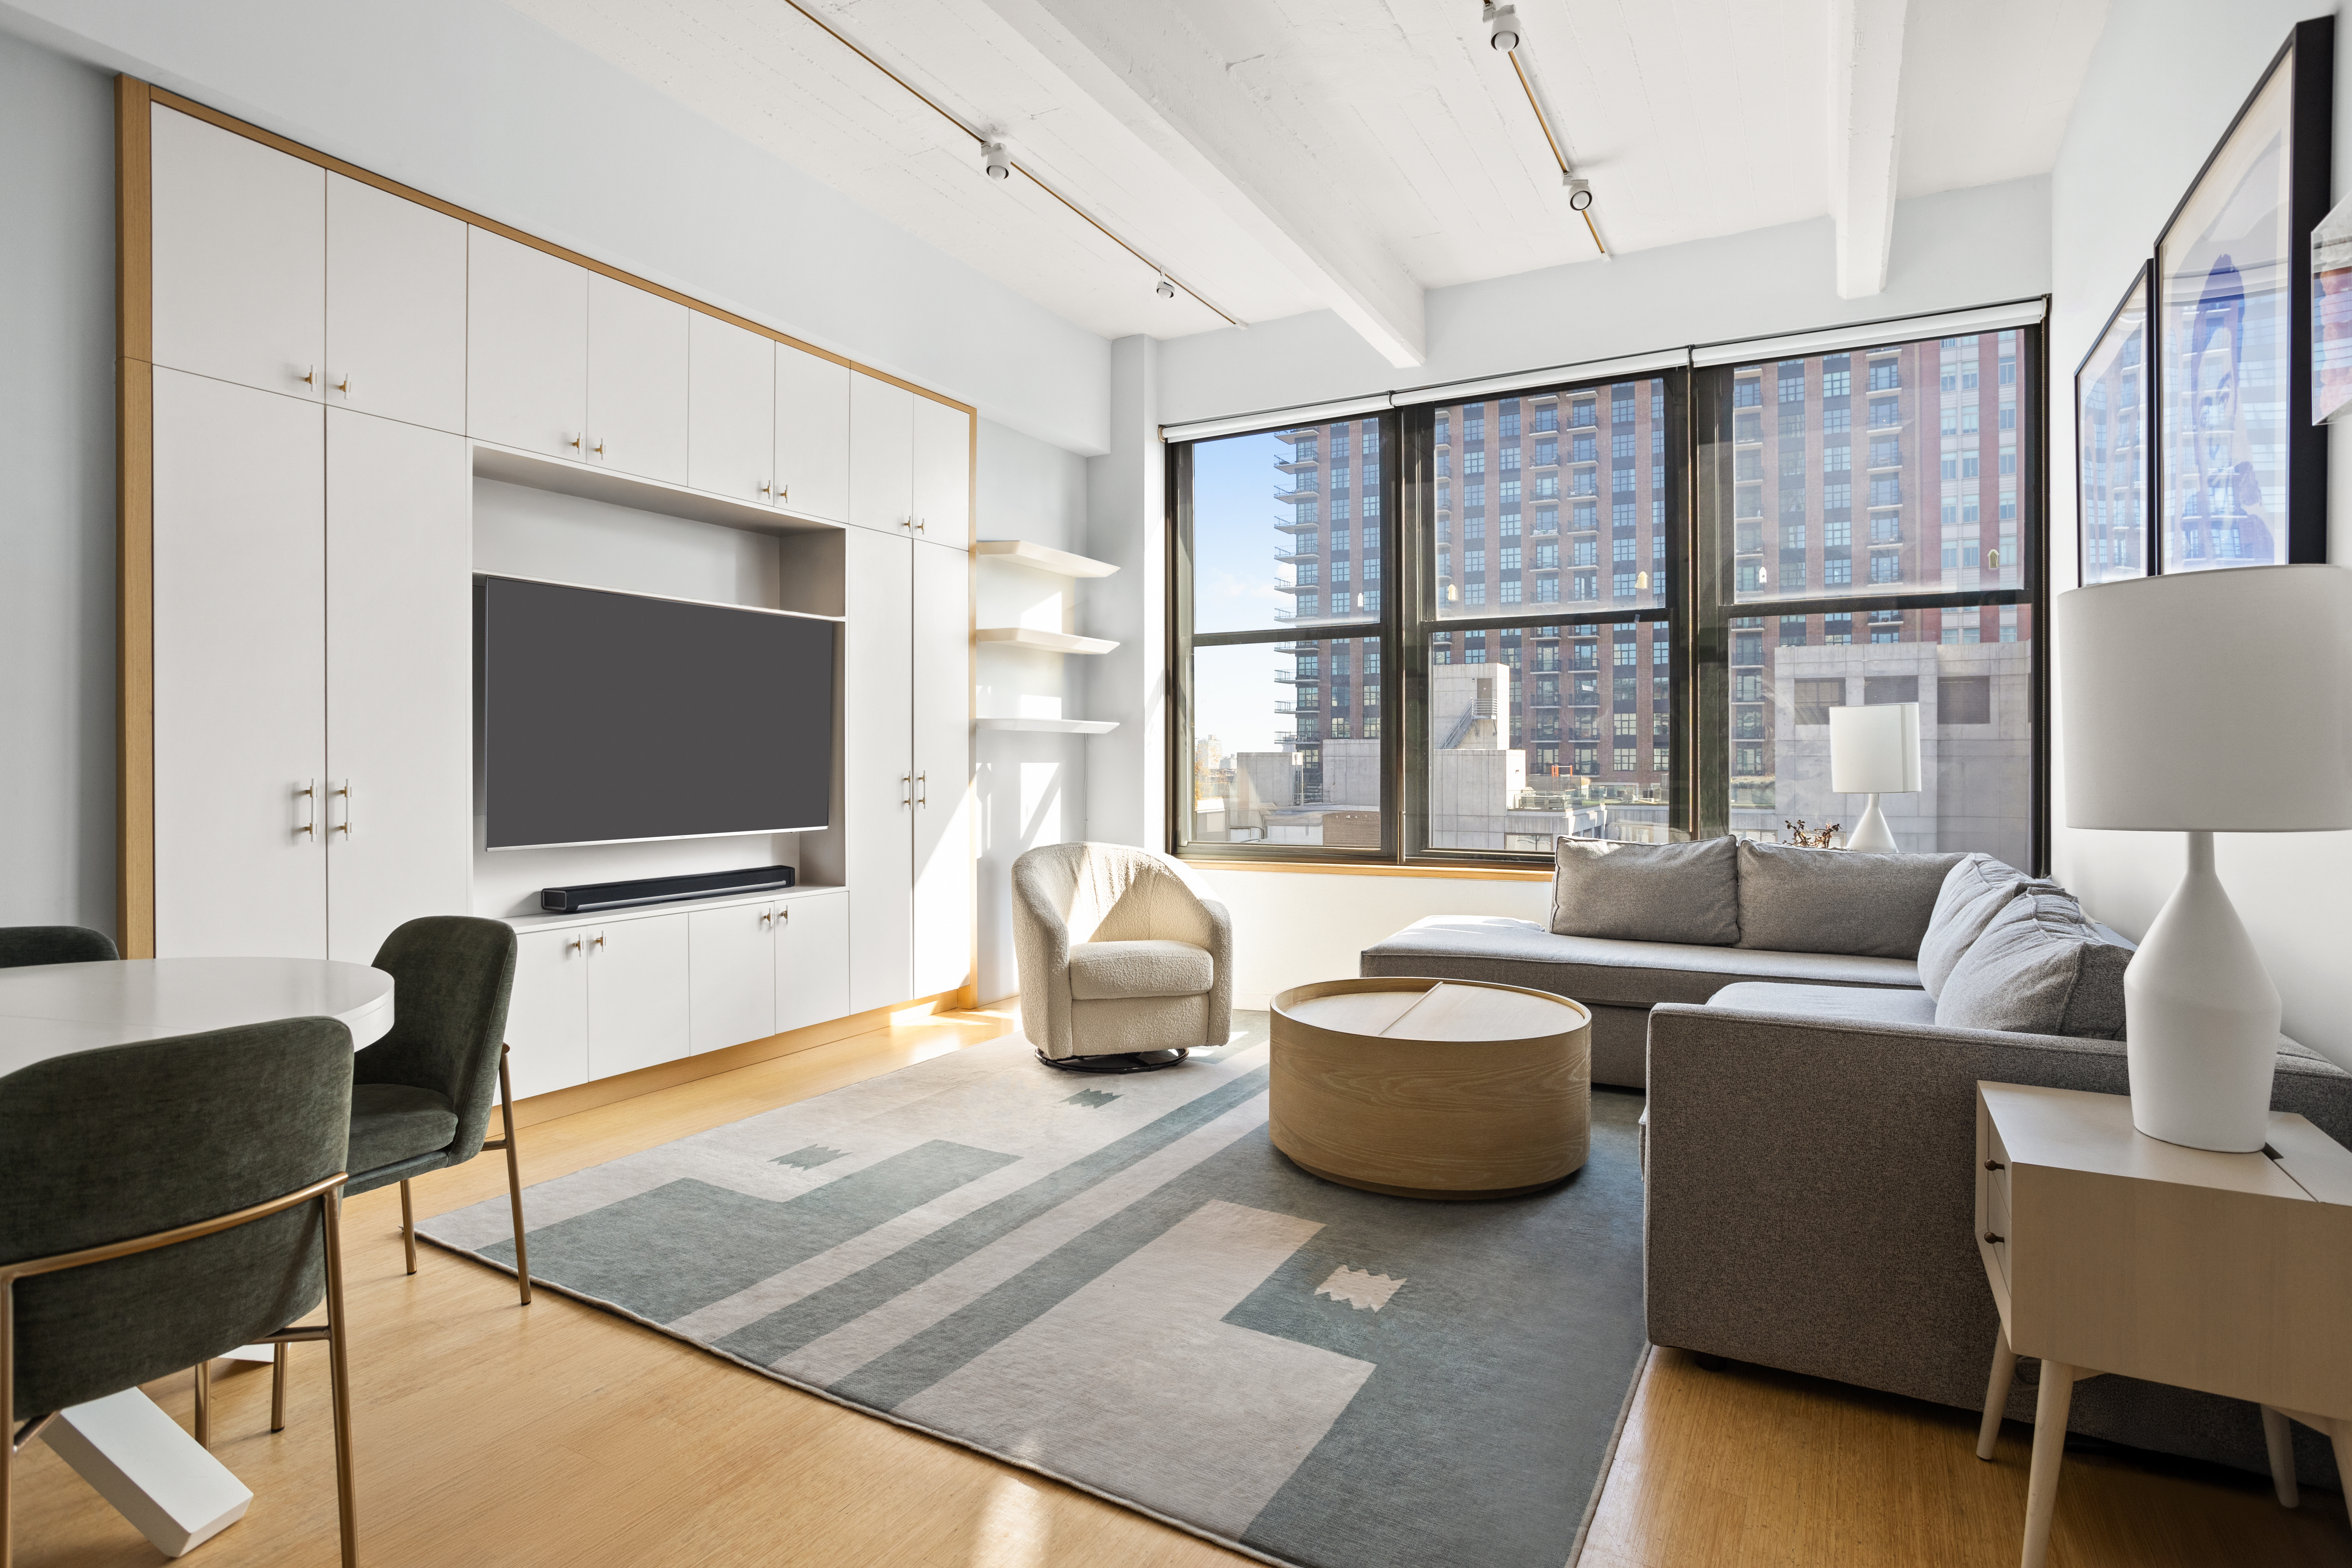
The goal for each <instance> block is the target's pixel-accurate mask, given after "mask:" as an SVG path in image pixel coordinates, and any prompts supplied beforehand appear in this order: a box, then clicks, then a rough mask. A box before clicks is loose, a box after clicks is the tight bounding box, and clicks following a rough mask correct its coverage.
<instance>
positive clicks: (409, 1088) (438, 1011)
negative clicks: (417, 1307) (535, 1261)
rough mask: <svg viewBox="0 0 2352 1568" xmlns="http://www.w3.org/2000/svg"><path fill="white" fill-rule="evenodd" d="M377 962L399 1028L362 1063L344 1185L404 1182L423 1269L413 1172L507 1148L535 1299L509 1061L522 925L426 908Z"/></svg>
mask: <svg viewBox="0 0 2352 1568" xmlns="http://www.w3.org/2000/svg"><path fill="white" fill-rule="evenodd" d="M375 967H377V968H378V969H381V970H383V972H384V973H387V974H389V975H391V976H392V978H393V1015H394V1016H393V1025H392V1032H391V1033H390V1034H388V1035H386V1036H385V1037H383V1039H381V1040H378V1041H377V1042H376V1043H375V1044H373V1045H372V1046H370V1047H367V1048H366V1049H364V1050H362V1051H361V1052H360V1054H359V1056H358V1058H357V1060H356V1061H355V1063H354V1068H353V1072H352V1079H353V1082H352V1153H351V1160H352V1179H351V1185H350V1186H349V1187H348V1188H347V1189H346V1190H347V1191H349V1192H352V1193H364V1192H371V1191H373V1190H374V1189H375V1188H377V1187H383V1186H389V1185H391V1184H393V1183H394V1182H398V1183H399V1184H400V1228H401V1238H402V1240H403V1241H404V1243H405V1245H406V1246H407V1248H408V1271H409V1272H410V1273H411V1274H414V1273H415V1272H416V1216H415V1210H414V1209H413V1208H412V1206H411V1203H410V1198H409V1192H408V1183H409V1179H410V1178H411V1177H414V1176H421V1175H423V1174H425V1172H427V1171H438V1170H440V1169H442V1168H444V1167H445V1166H449V1165H462V1164H464V1163H466V1162H467V1161H468V1160H470V1159H472V1158H473V1157H474V1156H475V1155H477V1154H478V1153H480V1152H482V1151H483V1150H485V1149H503V1150H504V1151H506V1156H507V1193H508V1197H509V1202H510V1203H511V1204H512V1205H513V1206H514V1232H515V1276H516V1278H517V1279H518V1280H519V1281H520V1289H521V1293H522V1301H523V1305H525V1306H529V1305H530V1257H529V1255H528V1254H527V1253H526V1252H525V1251H524V1250H523V1233H522V1166H521V1162H520V1158H519V1156H518V1154H517V1152H516V1149H515V1124H514V1080H513V1075H511V1074H510V1073H509V1072H508V1070H507V1062H506V1027H507V997H508V995H509V993H511V992H512V990H513V989H514V969H515V936H514V931H513V928H511V927H509V926H508V925H507V924H506V923H505V922H503V921H485V920H474V919H470V918H468V917H466V916H463V915H428V916H426V917H425V918H424V919H422V920H413V921H409V922H408V923H407V924H405V925H404V926H402V927H400V929H399V930H397V931H394V932H393V933H392V934H391V935H390V936H388V937H386V938H384V940H383V947H381V948H379V949H378V950H377V951H376V955H375ZM493 1099H496V1100H498V1102H499V1106H500V1107H501V1110H502V1112H503V1121H504V1127H503V1131H504V1134H505V1135H504V1136H503V1137H499V1138H486V1137H485V1136H484V1134H486V1133H487V1132H488V1130H489V1121H490V1103H491V1101H492V1100H493Z"/></svg>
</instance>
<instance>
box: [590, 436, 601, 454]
mask: <svg viewBox="0 0 2352 1568" xmlns="http://www.w3.org/2000/svg"><path fill="white" fill-rule="evenodd" d="M589 450H591V451H593V452H594V453H595V454H596V455H597V456H598V457H599V458H601V457H603V456H604V437H602V436H599V437H596V445H595V446H593V447H590V448H589Z"/></svg>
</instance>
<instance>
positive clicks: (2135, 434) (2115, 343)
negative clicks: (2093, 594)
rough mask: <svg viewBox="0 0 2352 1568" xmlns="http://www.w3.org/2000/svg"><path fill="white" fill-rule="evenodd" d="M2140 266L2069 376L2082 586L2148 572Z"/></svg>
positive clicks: (2143, 278) (2146, 268)
mask: <svg viewBox="0 0 2352 1568" xmlns="http://www.w3.org/2000/svg"><path fill="white" fill-rule="evenodd" d="M2152 268H2153V264H2152V263H2148V262H2142V263H2141V264H2140V269H2139V275H2138V276H2137V278H2134V279H2132V286H2131V288H2130V289H2126V291H2125V293H2124V297H2123V302H2122V303H2121V304H2119V305H2117V306H2116V308H2115V312H2114V313H2113V314H2112V315H2110V316H2109V317H2108V318H2107V324H2106V325H2105V327H2103V328H2101V329H2100V330H2099V336H2098V341H2097V342H2094V343H2093V344H2092V345H2091V352H2090V353H2087V354H2085V355H2084V357H2083V363H2081V364H2080V365H2078V366H2077V367H2076V368H2075V371H2074V479H2075V494H2076V498H2077V512H2076V517H2077V530H2076V542H2075V550H2076V560H2077V563H2078V564H2079V566H2080V568H2081V577H2080V579H2079V580H2080V581H2081V582H2082V584H2083V585H2084V587H2088V586H2090V585H2091V584H2094V583H2113V582H2116V581H2117V580H2118V579H2121V578H2125V577H2144V576H2146V575H2147V574H2148V573H2149V572H2150V571H2152V570H2153V569H2154V566H2155V563H2154V562H2153V561H2152V560H2151V559H2150V550H2149V544H2150V541H2149V539H2148V526H2147V521H2148V518H2147V513H2148V505H2147V503H2148V494H2149V485H2148V469H2149V463H2150V442H2149V439H2148V405H2149V397H2148V385H2147V378H2148V371H2149V368H2150V366H2151V364H2152V363H2153V361H2152V359H2151V356H2150V355H2149V353H2148V321H2147V300H2148V294H2149V291H2150V279H2151V276H2152Z"/></svg>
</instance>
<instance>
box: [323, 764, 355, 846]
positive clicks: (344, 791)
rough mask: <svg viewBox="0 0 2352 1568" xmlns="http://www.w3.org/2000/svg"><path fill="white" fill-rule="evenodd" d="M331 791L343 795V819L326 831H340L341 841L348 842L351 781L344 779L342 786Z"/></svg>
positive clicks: (350, 827)
mask: <svg viewBox="0 0 2352 1568" xmlns="http://www.w3.org/2000/svg"><path fill="white" fill-rule="evenodd" d="M332 793H333V794H335V795H341V796H342V797H343V820H342V821H341V823H339V824H337V825H336V826H334V827H332V828H330V829H329V830H328V831H330V832H332V833H341V835H342V836H343V842H344V843H346V844H348V843H350V842H351V838H352V781H351V780H349V779H345V780H344V781H343V787H342V788H341V789H339V790H335V791H333V792H332Z"/></svg>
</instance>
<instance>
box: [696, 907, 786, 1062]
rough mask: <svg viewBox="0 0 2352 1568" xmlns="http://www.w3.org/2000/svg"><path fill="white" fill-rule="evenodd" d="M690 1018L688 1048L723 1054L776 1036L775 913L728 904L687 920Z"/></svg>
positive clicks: (766, 909)
mask: <svg viewBox="0 0 2352 1568" xmlns="http://www.w3.org/2000/svg"><path fill="white" fill-rule="evenodd" d="M686 918H687V921H688V931H689V941H688V947H689V950H690V952H689V962H690V963H691V969H692V976H693V984H692V1016H691V1018H690V1020H689V1023H688V1037H687V1049H688V1051H690V1052H694V1053H696V1054H699V1053H701V1052H703V1051H716V1050H723V1049H725V1048H726V1047H729V1046H740V1045H741V1044H742V1043H743V1042H744V1041H746V1040H764V1039H766V1038H767V1037H769V1036H770V1035H772V1034H774V1033H775V1032H776V939H775V935H774V931H773V927H774V925H775V914H774V911H773V910H772V908H771V907H770V906H769V905H766V904H731V905H729V906H728V907H727V908H725V909H718V910H695V911H694V912H693V913H691V914H689V915H688V916H687V917H686Z"/></svg>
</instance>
